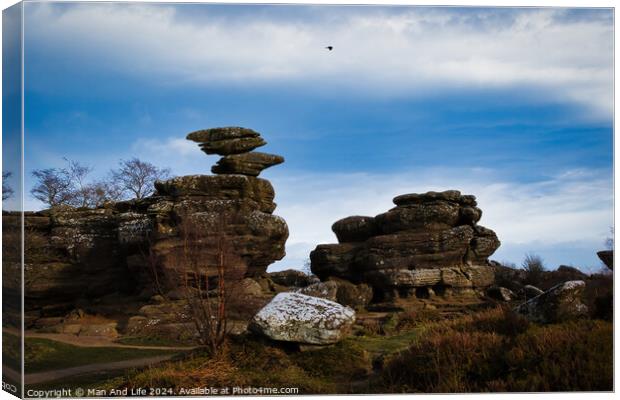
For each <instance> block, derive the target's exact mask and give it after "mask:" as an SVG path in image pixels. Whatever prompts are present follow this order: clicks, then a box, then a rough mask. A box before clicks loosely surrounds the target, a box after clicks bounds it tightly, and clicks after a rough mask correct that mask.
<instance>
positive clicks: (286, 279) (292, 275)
mask: <svg viewBox="0 0 620 400" xmlns="http://www.w3.org/2000/svg"><path fill="white" fill-rule="evenodd" d="M269 278H271V280H272V281H273V283H276V284H278V285H282V286H288V287H306V286H308V285H309V284H310V281H311V280H312V276H311V275H307V274H305V273H304V272H302V271H299V270H297V269H287V270H284V271H277V272H271V273H269ZM313 283H314V282H313Z"/></svg>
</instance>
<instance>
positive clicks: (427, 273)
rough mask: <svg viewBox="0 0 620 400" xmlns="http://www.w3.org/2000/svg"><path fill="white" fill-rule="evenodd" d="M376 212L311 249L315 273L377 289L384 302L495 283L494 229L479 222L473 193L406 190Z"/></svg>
mask: <svg viewBox="0 0 620 400" xmlns="http://www.w3.org/2000/svg"><path fill="white" fill-rule="evenodd" d="M394 203H395V204H396V207H395V208H393V209H391V210H389V211H388V212H386V213H383V214H379V215H377V216H375V217H363V216H354V217H348V218H344V219H342V220H340V221H337V222H336V223H334V225H333V226H332V230H333V231H334V233H335V234H336V237H337V238H338V241H339V243H338V244H323V245H319V246H317V247H316V249H315V250H314V251H312V252H311V253H310V260H311V262H312V265H311V268H312V272H313V273H315V274H316V275H317V276H319V277H320V278H321V279H322V280H326V279H328V278H329V277H332V276H335V277H339V278H342V279H347V280H349V281H352V282H355V283H360V282H365V283H368V284H370V285H371V286H373V289H374V292H375V297H378V299H379V300H382V299H391V298H394V297H395V296H400V297H408V296H411V295H415V296H417V297H428V296H431V295H433V294H448V293H471V292H472V289H484V288H486V287H488V286H490V285H492V284H493V281H494V274H493V270H492V268H491V267H490V265H489V263H488V257H489V256H490V255H491V254H492V253H493V252H494V251H495V250H496V249H497V248H498V247H499V245H500V242H499V240H498V239H497V236H496V235H495V233H494V232H493V231H492V230H490V229H487V228H484V227H482V226H480V225H478V224H477V223H478V221H479V220H480V217H481V216H482V211H481V210H480V209H479V208H478V207H477V203H476V199H475V197H474V196H470V195H461V193H460V192H459V191H456V190H448V191H445V192H440V193H437V192H428V193H425V194H406V195H402V196H398V197H396V198H394Z"/></svg>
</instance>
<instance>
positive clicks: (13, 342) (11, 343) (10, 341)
mask: <svg viewBox="0 0 620 400" xmlns="http://www.w3.org/2000/svg"><path fill="white" fill-rule="evenodd" d="M21 348H22V344H21V341H20V340H19V337H18V336H15V335H11V334H10V333H5V332H4V333H2V364H4V365H6V366H7V367H9V368H11V369H14V370H15V371H21V358H22V357H21Z"/></svg>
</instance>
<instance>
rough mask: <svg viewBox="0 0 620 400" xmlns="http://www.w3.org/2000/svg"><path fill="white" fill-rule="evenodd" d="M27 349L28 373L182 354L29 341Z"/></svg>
mask: <svg viewBox="0 0 620 400" xmlns="http://www.w3.org/2000/svg"><path fill="white" fill-rule="evenodd" d="M25 347H26V349H25V353H26V354H25V362H26V373H34V372H42V371H50V370H57V369H63V368H71V367H77V366H80V365H88V364H98V363H107V362H115V361H124V360H132V359H136V358H146V357H153V356H158V355H163V354H174V353H178V351H167V350H150V349H149V350H147V349H130V348H120V347H78V346H72V345H70V344H66V343H60V342H56V341H53V340H48V339H39V338H26V344H25Z"/></svg>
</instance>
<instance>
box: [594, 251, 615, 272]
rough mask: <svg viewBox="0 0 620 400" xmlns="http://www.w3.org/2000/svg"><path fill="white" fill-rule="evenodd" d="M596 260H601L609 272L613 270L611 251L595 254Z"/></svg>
mask: <svg viewBox="0 0 620 400" xmlns="http://www.w3.org/2000/svg"><path fill="white" fill-rule="evenodd" d="M596 254H597V255H598V258H600V259H601V261H602V262H603V264H605V266H606V267H607V268H609V269H611V270H613V269H614V251H613V250H602V251H599V252H598V253H596Z"/></svg>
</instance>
